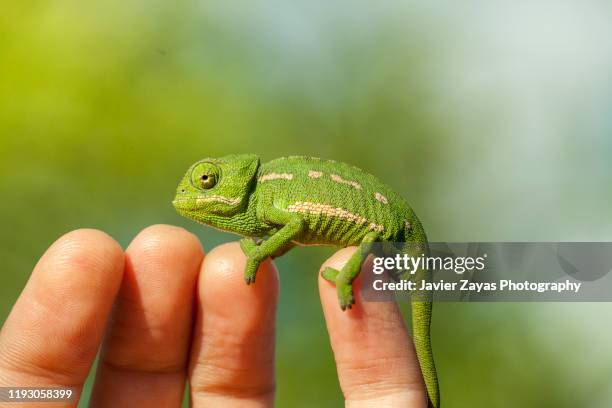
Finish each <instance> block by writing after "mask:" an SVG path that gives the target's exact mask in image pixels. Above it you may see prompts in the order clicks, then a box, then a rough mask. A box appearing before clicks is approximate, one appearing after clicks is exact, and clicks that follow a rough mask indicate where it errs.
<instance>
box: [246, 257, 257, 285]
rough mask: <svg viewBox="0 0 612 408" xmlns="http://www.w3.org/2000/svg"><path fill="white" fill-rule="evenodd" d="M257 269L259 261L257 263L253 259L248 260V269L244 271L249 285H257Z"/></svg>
mask: <svg viewBox="0 0 612 408" xmlns="http://www.w3.org/2000/svg"><path fill="white" fill-rule="evenodd" d="M257 268H259V261H256V260H254V259H252V258H249V259H247V264H246V269H245V270H244V280H245V282H246V284H247V285H250V284H251V283H255V276H256V275H257Z"/></svg>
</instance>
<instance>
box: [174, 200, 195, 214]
mask: <svg viewBox="0 0 612 408" xmlns="http://www.w3.org/2000/svg"><path fill="white" fill-rule="evenodd" d="M195 204H196V199H195V198H191V199H187V198H178V199H176V200H174V201H172V205H173V206H174V208H175V209H176V210H177V211H178V212H187V211H191V210H194V209H195Z"/></svg>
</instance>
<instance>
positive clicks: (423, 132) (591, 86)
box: [0, 0, 612, 408]
mask: <svg viewBox="0 0 612 408" xmlns="http://www.w3.org/2000/svg"><path fill="white" fill-rule="evenodd" d="M518 3H519V4H515V3H513V2H504V1H501V0H493V1H468V2H425V1H422V2H419V1H408V2H391V1H380V2H368V1H350V2H349V1H340V2H326V1H302V2H282V1H245V2H215V1H212V2H208V1H207V2H204V1H201V2H196V1H175V2H169V1H165V2H163V1H156V0H150V1H146V2H144V1H116V0H110V1H97V0H93V1H88V2H77V1H69V0H63V1H62V0H58V1H53V2H46V1H22V2H17V1H9V2H3V3H2V5H1V6H0V196H1V197H2V199H1V200H0V228H1V230H0V266H1V268H2V270H1V272H0V273H1V275H0V276H1V278H0V283H1V285H0V317H1V318H2V319H4V318H6V316H7V315H8V313H9V311H10V308H11V305H12V304H13V302H14V301H15V299H16V298H17V296H18V295H19V292H20V290H21V289H22V287H23V285H24V283H25V282H26V280H27V278H28V275H29V273H30V271H31V268H32V267H33V265H34V264H35V262H36V260H37V258H38V257H39V256H40V255H41V254H42V253H43V251H44V250H45V249H46V248H47V246H48V245H49V244H50V243H51V242H52V241H54V240H55V239H56V238H57V237H59V236H60V235H61V234H63V233H65V232H67V231H69V230H71V229H74V228H80V227H95V228H100V229H103V230H105V231H107V232H108V233H110V234H111V235H113V236H114V237H115V238H116V239H117V240H119V242H121V244H122V245H127V244H128V243H129V241H130V240H131V238H132V237H133V236H134V235H135V234H137V232H138V231H139V230H140V229H142V228H143V227H145V226H147V225H150V224H153V223H170V224H176V225H181V226H184V227H186V228H188V229H189V230H191V231H193V232H195V233H196V234H197V235H198V236H199V237H200V238H201V240H202V242H203V243H204V245H205V246H206V247H207V248H211V247H212V246H214V245H216V244H218V243H220V242H224V241H228V240H233V239H236V238H235V237H233V236H231V235H229V234H223V233H219V232H214V231H212V230H211V229H205V228H202V227H200V226H198V225H195V224H194V223H191V222H189V221H187V220H184V219H182V218H180V217H179V216H178V215H177V214H175V212H174V210H173V208H172V206H171V204H170V201H171V199H172V197H173V194H174V189H175V185H176V183H177V182H178V180H179V178H180V177H181V176H182V174H183V172H184V171H185V170H186V168H187V167H188V166H189V165H190V164H191V163H192V162H194V161H196V160H197V159H199V158H201V157H205V156H217V155H224V154H229V153H237V152H252V153H257V154H259V155H260V156H261V157H262V159H263V160H269V159H273V158H276V157H278V156H282V155H288V154H309V155H316V156H321V157H326V158H334V159H336V160H342V161H347V162H349V163H352V164H356V165H358V166H360V167H362V168H364V169H366V170H368V171H370V172H371V173H374V174H376V175H377V176H379V177H380V178H381V179H383V180H385V181H386V182H387V183H388V184H390V185H391V186H392V187H394V188H396V189H397V190H398V191H400V192H401V193H402V194H403V195H404V196H405V197H406V198H407V199H408V201H409V202H410V203H411V204H412V206H413V207H414V209H415V210H416V212H417V214H418V215H419V216H420V217H421V219H422V221H423V223H424V225H425V227H426V229H427V232H428V234H429V237H430V238H431V239H432V240H433V241H470V240H473V241H487V240H491V241H547V240H548V241H572V240H583V241H588V240H603V241H609V240H611V239H612V223H610V210H611V207H612V206H611V205H610V202H611V199H612V189H611V186H612V160H610V157H611V156H612V74H611V73H612V3H610V2H607V1H597V0H592V1H568V2H558V1H533V2H518ZM329 253H330V250H329V249H312V248H308V249H297V250H294V251H292V252H291V253H290V254H288V255H287V256H285V257H283V258H281V259H280V260H279V261H278V265H279V268H280V270H281V282H282V283H281V286H282V289H281V299H280V309H279V312H278V320H279V322H278V340H277V342H278V354H277V360H278V363H277V364H278V381H277V382H278V396H277V401H278V405H279V406H281V407H285V406H304V407H310V406H321V407H323V406H330V407H331V406H339V405H341V402H342V396H341V393H340V391H339V387H338V382H337V379H336V376H335V367H334V364H333V360H332V354H331V351H330V347H329V342H328V339H327V334H326V330H325V326H324V321H323V317H322V313H321V307H320V305H319V301H318V294H317V289H316V271H317V270H318V267H319V265H320V263H321V262H322V260H323V259H324V257H325V256H326V255H328V254H329ZM610 315H612V307H611V305H610V304H604V303H600V304H560V303H548V304H545V303H538V304H518V303H506V304H501V303H500V304H453V303H447V304H439V305H436V307H435V310H434V323H433V343H434V349H435V354H436V359H437V364H438V368H439V373H440V381H441V390H442V398H443V400H444V404H445V406H446V407H449V408H451V407H485V406H487V407H489V406H493V407H556V408H559V407H587V406H588V407H609V406H612V387H611V382H612V380H611V379H612V348H611V347H610V344H612V329H610V327H611V325H610Z"/></svg>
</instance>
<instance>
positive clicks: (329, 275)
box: [321, 266, 340, 283]
mask: <svg viewBox="0 0 612 408" xmlns="http://www.w3.org/2000/svg"><path fill="white" fill-rule="evenodd" d="M339 273H340V271H339V270H337V269H334V268H330V267H329V266H328V267H327V268H325V269H323V272H321V276H322V277H323V279H325V280H326V281H329V282H331V283H336V277H337V276H338V274H339Z"/></svg>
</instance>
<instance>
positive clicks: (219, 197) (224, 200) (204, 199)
mask: <svg viewBox="0 0 612 408" xmlns="http://www.w3.org/2000/svg"><path fill="white" fill-rule="evenodd" d="M211 201H217V202H220V203H224V204H229V205H237V204H240V199H239V198H230V197H225V196H222V195H211V196H208V197H201V198H198V199H196V204H203V203H208V202H211Z"/></svg>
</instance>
